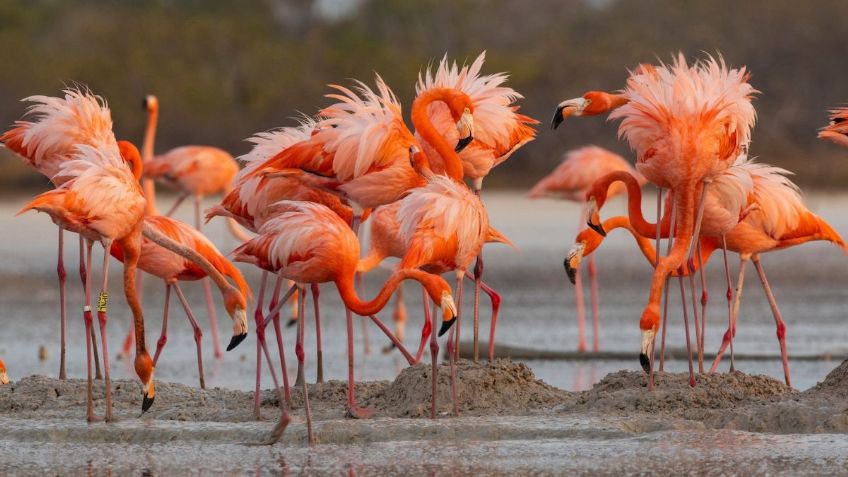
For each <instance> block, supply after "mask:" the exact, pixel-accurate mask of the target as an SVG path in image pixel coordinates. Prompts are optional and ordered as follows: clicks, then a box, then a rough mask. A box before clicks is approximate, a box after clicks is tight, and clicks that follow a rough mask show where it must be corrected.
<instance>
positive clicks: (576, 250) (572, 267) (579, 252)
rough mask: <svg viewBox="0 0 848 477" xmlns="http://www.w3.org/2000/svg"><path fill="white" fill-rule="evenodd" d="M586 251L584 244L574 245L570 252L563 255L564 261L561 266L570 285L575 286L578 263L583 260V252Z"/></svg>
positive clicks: (578, 269) (578, 268)
mask: <svg viewBox="0 0 848 477" xmlns="http://www.w3.org/2000/svg"><path fill="white" fill-rule="evenodd" d="M585 249H586V245H585V244H584V243H582V242H581V243H576V244H574V246H573V247H571V250H569V251H568V253H567V254H565V260H563V263H562V264H563V266H564V267H565V273H566V274H567V275H568V280H569V281H570V282H571V284H572V285H576V284H577V273H578V272H579V271H580V261H581V260H583V251H584V250H585Z"/></svg>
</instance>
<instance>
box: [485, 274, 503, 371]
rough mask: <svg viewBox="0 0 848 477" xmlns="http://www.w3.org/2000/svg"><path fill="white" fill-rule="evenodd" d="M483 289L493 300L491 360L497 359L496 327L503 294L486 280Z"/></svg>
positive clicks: (490, 334) (490, 342)
mask: <svg viewBox="0 0 848 477" xmlns="http://www.w3.org/2000/svg"><path fill="white" fill-rule="evenodd" d="M481 286H482V288H483V291H484V292H486V294H487V295H489V298H490V299H491V300H492V325H491V327H490V328H489V362H492V361H494V360H495V327H497V325H498V311H499V310H500V308H501V295H500V294H499V293H498V292H496V291H495V290H494V289H493V288H492V287H490V286H489V285H487V284H486V283H485V282H481Z"/></svg>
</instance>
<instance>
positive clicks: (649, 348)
mask: <svg viewBox="0 0 848 477" xmlns="http://www.w3.org/2000/svg"><path fill="white" fill-rule="evenodd" d="M655 335H656V332H655V331H653V330H647V331H643V332H642V348H641V352H640V353H639V364H641V365H642V369H644V370H645V372H646V373H650V372H651V356H652V355H653V354H654V353H653V352H654V336H655Z"/></svg>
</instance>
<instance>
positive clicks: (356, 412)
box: [345, 308, 435, 419]
mask: <svg viewBox="0 0 848 477" xmlns="http://www.w3.org/2000/svg"><path fill="white" fill-rule="evenodd" d="M345 321H346V322H347V413H348V416H350V417H353V418H356V419H367V418H369V417H371V415H373V414H374V411H373V410H372V409H364V408H361V407H359V406H358V405H357V404H356V388H355V387H356V381H355V378H354V376H353V367H354V359H353V313H351V311H350V309H348V308H345ZM434 334H435V333H434Z"/></svg>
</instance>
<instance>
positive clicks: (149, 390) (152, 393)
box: [141, 372, 156, 414]
mask: <svg viewBox="0 0 848 477" xmlns="http://www.w3.org/2000/svg"><path fill="white" fill-rule="evenodd" d="M154 399H156V389H155V388H154V386H153V374H152V372H151V375H150V380H149V381H148V382H147V385H145V386H144V397H143V398H142V399H141V413H142V414H144V413H145V412H147V410H148V409H150V406H152V405H153V400H154Z"/></svg>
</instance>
